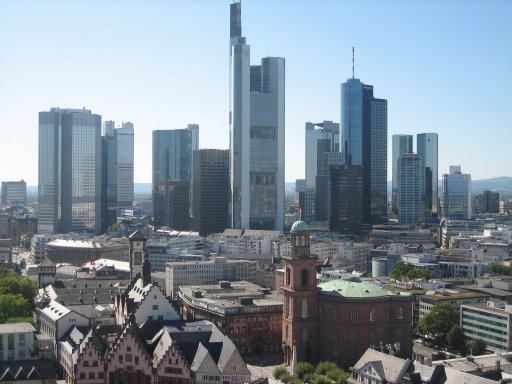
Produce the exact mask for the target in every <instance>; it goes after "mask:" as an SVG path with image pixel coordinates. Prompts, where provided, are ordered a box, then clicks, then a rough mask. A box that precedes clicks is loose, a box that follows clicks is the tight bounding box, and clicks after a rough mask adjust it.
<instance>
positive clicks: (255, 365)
mask: <svg viewBox="0 0 512 384" xmlns="http://www.w3.org/2000/svg"><path fill="white" fill-rule="evenodd" d="M243 359H244V361H245V363H246V364H247V368H249V371H251V378H252V380H256V379H259V378H260V377H268V381H269V383H271V384H276V383H281V382H280V381H279V380H276V379H274V376H273V374H274V370H275V369H276V368H277V367H279V366H282V364H283V354H282V353H277V354H276V353H261V354H254V355H244V356H243ZM285 368H287V369H288V371H289V370H290V367H286V366H285Z"/></svg>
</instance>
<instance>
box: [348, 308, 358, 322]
mask: <svg viewBox="0 0 512 384" xmlns="http://www.w3.org/2000/svg"><path fill="white" fill-rule="evenodd" d="M358 320H359V312H357V311H356V310H355V309H353V310H352V311H351V312H350V321H351V322H353V323H355V322H357V321H358Z"/></svg>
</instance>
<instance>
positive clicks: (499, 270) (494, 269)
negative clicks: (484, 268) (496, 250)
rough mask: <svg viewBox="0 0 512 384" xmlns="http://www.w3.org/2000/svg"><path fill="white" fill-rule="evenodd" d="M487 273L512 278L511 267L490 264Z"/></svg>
mask: <svg viewBox="0 0 512 384" xmlns="http://www.w3.org/2000/svg"><path fill="white" fill-rule="evenodd" d="M489 272H491V273H496V274H499V275H507V276H512V267H506V266H504V265H501V264H492V265H491V266H490V267H489Z"/></svg>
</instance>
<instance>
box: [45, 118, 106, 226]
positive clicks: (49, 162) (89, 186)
mask: <svg viewBox="0 0 512 384" xmlns="http://www.w3.org/2000/svg"><path fill="white" fill-rule="evenodd" d="M38 192H39V204H38V233H41V234H53V233H62V232H71V231H73V232H93V233H99V232H100V227H101V116H100V115H96V114H93V113H91V111H90V110H86V109H85V108H84V109H59V108H52V109H51V110H50V111H49V112H39V182H38Z"/></svg>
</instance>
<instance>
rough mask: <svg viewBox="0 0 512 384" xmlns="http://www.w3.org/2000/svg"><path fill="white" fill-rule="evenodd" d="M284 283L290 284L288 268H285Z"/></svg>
mask: <svg viewBox="0 0 512 384" xmlns="http://www.w3.org/2000/svg"><path fill="white" fill-rule="evenodd" d="M286 285H290V268H286Z"/></svg>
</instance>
